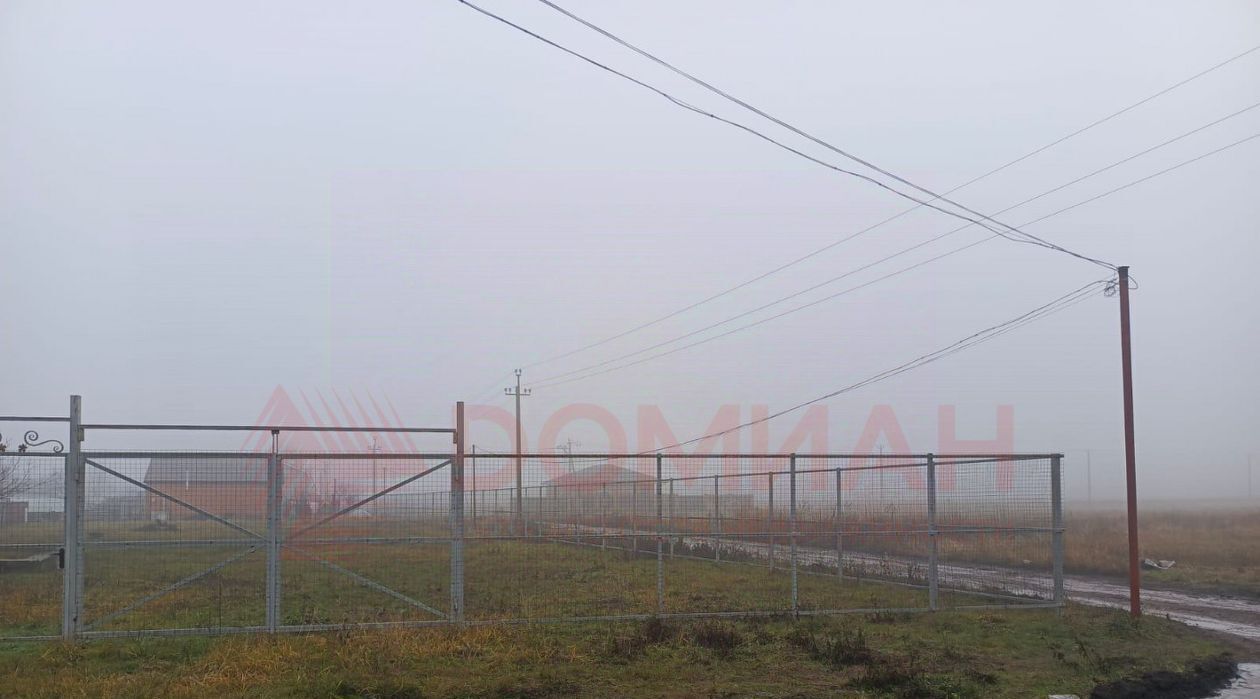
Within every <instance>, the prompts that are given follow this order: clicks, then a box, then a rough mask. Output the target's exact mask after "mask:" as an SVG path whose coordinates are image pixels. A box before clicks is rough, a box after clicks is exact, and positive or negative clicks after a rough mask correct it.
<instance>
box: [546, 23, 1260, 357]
mask: <svg viewBox="0 0 1260 699" xmlns="http://www.w3.org/2000/svg"><path fill="white" fill-rule="evenodd" d="M540 1H542V2H545V0H540ZM546 4H548V5H550V6H551V7H552V8H553V9H555V10H556V11H558V12H561V13H563V14H565V15H567V16H569V17H570V18H571V19H574V20H575V21H578V22H582V23H583V24H588V26H591V28H593V29H596V31H600V30H599V29H598V28H596V27H594V26H593V25H589V23H587V22H585V20H583V19H582V18H580V17H577V16H576V15H573V14H572V13H570V12H568V11H567V10H565V9H564V8H561V7H559V6H557V5H555V4H554V3H550V2H547V3H546ZM610 38H611V37H610ZM614 40H616V39H615V38H614ZM627 48H631V49H632V50H637V49H635V48H634V47H629V46H628V47H627ZM1256 51H1260V45H1258V46H1253V47H1252V48H1250V49H1247V50H1246V51H1243V52H1242V53H1239V54H1236V55H1234V56H1232V57H1230V58H1227V59H1225V60H1224V61H1221V62H1219V63H1216V64H1214V65H1212V66H1210V67H1208V68H1206V69H1204V70H1201V71H1199V72H1198V73H1195V74H1194V75H1191V76H1189V77H1187V78H1184V79H1182V80H1180V81H1178V82H1176V83H1173V84H1172V85H1169V86H1167V87H1165V88H1163V89H1161V90H1159V91H1157V92H1154V93H1152V94H1150V95H1148V96H1146V97H1144V98H1142V99H1141V100H1138V101H1137V102H1134V103H1132V104H1129V105H1128V106H1125V107H1123V108H1121V109H1118V110H1116V111H1114V112H1111V113H1110V114H1108V115H1106V116H1103V117H1101V118H1099V119H1095V120H1094V121H1092V122H1090V123H1089V124H1087V125H1085V126H1083V127H1081V128H1079V129H1076V130H1075V131H1072V132H1070V133H1068V134H1066V135H1064V136H1061V137H1059V138H1057V139H1055V140H1053V141H1051V142H1049V143H1047V144H1045V145H1043V146H1040V147H1038V148H1036V149H1034V150H1031V151H1029V152H1027V153H1025V154H1023V155H1021V156H1019V157H1017V158H1015V159H1013V160H1010V161H1008V162H1006V163H1004V164H1002V165H999V166H998V167H996V168H993V169H991V170H989V171H987V172H985V173H983V174H981V175H978V176H976V177H973V178H971V179H970V180H967V181H966V182H963V183H962V184H960V185H958V186H956V187H953V188H952V189H949V190H947V191H946V192H945V193H946V194H953V193H954V192H957V191H959V190H961V189H963V188H966V187H969V186H971V185H973V184H975V183H977V182H980V181H981V180H984V179H987V178H988V177H990V176H992V175H995V174H997V173H999V172H1002V171H1003V170H1006V169H1007V168H1009V167H1011V166H1013V165H1016V164H1018V163H1021V162H1023V161H1025V160H1027V159H1029V158H1031V157H1033V156H1036V155H1038V154H1040V153H1042V152H1044V151H1046V150H1049V149H1050V148H1053V147H1055V146H1057V145H1059V144H1061V143H1063V142H1065V141H1068V140H1070V139H1072V138H1075V137H1076V136H1079V135H1081V134H1083V133H1085V132H1087V131H1090V130H1092V129H1094V128H1096V127H1098V126H1101V125H1102V124H1105V123H1107V122H1108V121H1111V120H1112V119H1115V118H1116V117H1119V116H1121V115H1123V114H1126V113H1128V112H1130V111H1132V110H1134V109H1136V108H1138V107H1140V106H1142V105H1144V104H1146V103H1148V102H1151V101H1153V100H1155V99H1158V98H1159V97H1162V96H1164V95H1166V94H1168V93H1170V92H1172V91H1174V90H1176V89H1178V88H1180V87H1182V86H1184V85H1187V84H1189V83H1191V82H1193V81H1195V80H1197V79H1199V78H1202V77H1203V76H1205V75H1208V74H1209V73H1212V72H1213V71H1215V70H1218V69H1220V68H1223V67H1225V66H1227V65H1229V64H1231V63H1233V62H1234V61H1237V60H1239V59H1241V58H1244V57H1246V56H1248V55H1250V54H1252V53H1255V52H1256ZM919 208H920V206H919V205H918V204H916V205H914V206H911V207H909V208H906V209H904V210H902V211H900V212H899V213H897V214H894V215H893V216H890V217H888V218H886V219H883V220H882V221H879V222H877V223H875V224H872V225H870V226H868V227H866V228H863V229H862V230H859V231H857V232H856V233H852V234H850V235H847V236H845V237H843V238H841V239H839V240H836V241H833V242H831V243H828V244H826V245H824V246H822V247H820V248H817V249H815V250H813V251H811V252H808V253H806V254H804V255H801V256H800V257H797V258H795V259H793V260H790V261H788V262H786V263H784V264H781V265H779V266H777V267H775V268H773V269H770V270H768V271H766V272H763V273H761V274H758V275H757V276H755V277H752V278H750V279H748V280H745V281H743V282H740V283H739V284H736V285H734V286H731V287H728V288H726V289H724V290H722V291H719V292H717V293H715V294H712V295H710V296H707V297H705V298H703V299H700V300H699V301H695V302H693V303H691V304H688V305H687V306H684V307H682V308H679V309H677V310H675V311H671V312H670V313H667V314H665V315H663V316H660V317H657V318H655V319H653V320H650V321H646V322H644V323H641V324H639V325H636V326H634V327H632V328H629V329H627V330H625V331H622V332H620V333H617V334H615V335H610V336H608V337H605V338H603V339H600V340H597V341H595V342H591V343H589V344H586V345H583V346H581V347H577V348H575V349H572V350H567V351H565V352H561V353H559V354H555V355H551V356H549V357H545V358H543V359H540V360H538V361H535V362H531V363H528V364H525V365H524V367H525V368H532V367H536V366H540V365H543V364H548V363H550V362H553V361H556V360H559V359H564V358H566V357H570V356H572V355H575V354H578V353H580V352H585V351H587V350H590V349H594V348H596V347H600V346H602V345H605V344H608V343H609V342H613V341H615V340H619V339H621V338H623V337H626V336H627V335H631V334H633V333H636V332H639V331H640V330H645V329H647V328H650V327H653V326H655V325H658V324H660V323H662V322H664V321H666V320H669V319H671V318H674V317H676V316H679V315H682V314H683V313H686V312H688V311H691V310H693V309H695V308H698V307H700V306H702V305H704V304H707V303H710V302H712V301H715V300H717V299H719V298H722V297H724V296H726V295H728V294H731V293H733V292H735V291H738V290H740V289H743V288H745V287H747V286H750V285H752V284H755V283H757V282H759V281H761V280H763V279H766V278H768V277H771V276H773V275H775V274H778V273H779V272H782V271H784V270H786V269H789V268H791V267H794V266H796V265H798V264H800V263H802V262H805V261H806V260H809V259H811V258H813V257H816V256H817V255H820V254H822V253H824V252H826V251H828V250H831V249H832V248H835V247H837V246H839V245H842V244H844V243H846V242H848V241H850V240H853V239H854V238H857V237H859V236H861V235H864V234H866V233H869V232H870V231H873V230H875V229H877V228H879V227H881V226H884V225H886V224H888V223H891V222H892V221H895V220H897V219H899V218H901V217H903V216H905V215H907V214H910V213H912V212H914V211H917V210H918V209H919ZM998 213H999V214H1000V213H1002V212H998Z"/></svg>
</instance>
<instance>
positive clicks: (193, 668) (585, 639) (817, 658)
mask: <svg viewBox="0 0 1260 699" xmlns="http://www.w3.org/2000/svg"><path fill="white" fill-rule="evenodd" d="M617 543H619V544H621V545H628V544H629V543H630V542H629V540H628V539H627V540H626V541H618V542H617ZM641 544H642V545H644V546H654V543H653V542H652V541H651V539H650V538H647V537H644V538H643V539H642V540H641ZM240 550H242V549H240V548H239V547H226V546H215V547H180V548H168V547H137V548H132V549H120V548H109V547H97V548H91V549H90V550H89V552H88V559H87V563H88V578H87V593H86V594H87V599H86V603H85V606H86V611H87V617H88V619H89V621H91V620H95V619H100V618H101V617H102V616H103V615H104V614H107V613H109V612H111V611H113V610H116V609H119V608H121V607H123V606H125V605H127V604H130V603H132V602H134V601H135V600H136V599H138V598H140V597H142V596H143V595H145V594H149V593H152V592H155V591H157V590H159V589H161V588H162V587H163V586H165V585H168V584H170V583H172V582H174V581H176V580H179V579H181V578H183V577H186V576H188V575H190V574H193V573H195V572H197V571H199V570H202V569H204V568H205V567H207V566H209V565H211V564H213V563H215V562H216V561H219V560H222V559H224V558H226V557H227V556H229V555H231V554H232V553H234V552H237V551H240ZM308 552H309V553H313V554H317V555H319V556H320V557H322V558H324V559H326V560H330V561H333V562H334V563H337V564H339V565H342V566H344V567H346V568H348V569H351V570H354V571H356V572H358V573H360V574H362V575H367V576H369V577H371V578H372V579H374V580H376V581H378V582H380V583H382V584H385V585H388V586H389V587H391V588H393V589H395V590H398V591H400V592H402V593H403V594H405V595H407V596H409V597H412V598H413V599H416V600H419V601H421V602H424V603H426V604H429V605H431V606H433V607H436V608H438V609H440V610H445V609H446V606H447V601H448V597H449V584H450V569H449V552H448V549H447V548H446V546H445V545H439V544H421V545H395V544H390V545H383V544H376V545H354V546H344V547H332V546H326V547H322V548H321V547H315V546H312V547H310V548H309V549H308ZM466 561H467V579H468V582H467V585H466V596H467V607H468V613H467V614H468V618H469V619H470V620H494V619H504V618H535V619H537V618H547V617H560V616H585V615H612V614H651V613H652V612H653V611H655V609H656V561H655V559H654V557H642V556H640V557H636V556H633V555H631V554H629V553H627V552H622V551H614V550H607V551H601V550H600V549H599V548H597V547H577V546H572V545H565V544H557V543H520V542H511V541H495V540H490V541H476V542H470V543H469V545H468V550H467V556H466ZM282 567H283V575H284V591H283V609H282V614H283V620H284V622H285V623H290V624H302V623H332V624H339V623H347V622H355V621H369V622H370V621H405V620H430V619H435V618H437V617H436V616H435V615H434V614H432V613H430V612H426V611H423V610H419V609H416V608H414V607H411V606H409V605H407V604H405V603H403V602H401V601H399V600H397V599H395V598H392V597H389V596H387V595H385V594H383V593H381V592H379V591H377V590H373V589H370V588H369V587H366V586H364V585H361V584H358V583H356V582H355V581H353V580H351V579H349V578H347V577H345V576H343V575H340V574H338V573H335V572H332V571H329V570H327V569H326V568H325V567H323V566H321V565H319V564H317V563H315V562H312V561H311V560H309V559H307V558H304V557H303V555H302V553H301V552H298V551H295V550H290V551H288V552H287V553H286V555H285V558H284V560H283V562H282ZM264 573H265V571H264V560H263V554H262V552H261V551H257V552H255V553H253V554H251V555H249V556H246V557H245V558H243V559H242V560H240V561H238V562H236V563H233V564H231V565H229V566H226V567H224V568H223V569H222V570H220V571H218V572H216V573H214V574H212V575H208V576H206V577H204V578H202V579H199V580H198V581H196V582H195V583H192V584H190V585H188V586H187V587H185V588H183V589H181V590H179V591H177V592H174V593H172V594H169V595H167V596H164V597H162V598H160V599H157V600H155V601H152V602H150V603H148V604H145V605H143V606H141V607H139V608H138V609H137V610H136V611H134V612H133V613H130V614H128V615H125V616H121V617H119V618H117V619H115V620H114V621H112V622H110V623H108V624H105V625H102V626H101V628H103V629H114V630H125V629H143V628H181V627H204V626H211V627H213V626H233V625H258V624H261V623H262V621H263V611H264V610H263V581H264ZM59 580H60V574H59V573H57V572H56V571H50V572H44V573H29V574H28V573H21V574H15V573H9V574H5V575H0V631H2V632H3V633H6V634H13V633H55V631H56V620H57V614H58V604H59V602H60V585H59ZM799 584H800V599H801V607H802V609H805V610H810V609H869V608H874V607H885V608H903V607H922V606H925V605H926V602H927V600H926V593H925V592H924V591H922V590H919V589H914V588H908V587H904V586H895V585H888V584H884V583H879V582H872V581H864V582H862V583H857V582H854V581H852V580H845V581H843V582H841V581H837V580H836V579H835V578H834V577H832V576H825V575H805V574H802V575H801V576H800V579H799ZM789 600H790V578H789V577H788V575H786V574H785V572H784V571H782V570H779V571H773V572H772V571H770V570H768V569H766V568H761V567H755V566H748V565H739V564H724V565H718V564H714V563H711V562H705V561H694V560H684V559H678V560H672V561H667V564H666V597H665V605H666V610H667V611H669V612H693V611H727V610H753V609H757V610H782V611H785V612H786V611H787V610H788V607H789ZM942 601H943V603H944V604H946V605H965V604H975V603H982V602H984V601H986V600H984V599H983V598H977V597H973V596H969V595H963V594H943V595H942ZM1221 650H1222V647H1221V646H1220V645H1219V644H1218V643H1217V642H1215V641H1212V640H1207V639H1205V638H1203V637H1201V636H1199V635H1196V634H1195V633H1194V632H1192V631H1191V630H1189V629H1187V628H1186V627H1183V626H1180V625H1177V624H1173V623H1170V622H1167V621H1163V620H1159V619H1146V620H1144V621H1142V622H1141V623H1139V624H1133V623H1131V622H1130V621H1129V620H1128V619H1127V618H1126V617H1125V616H1124V615H1123V614H1121V613H1119V612H1110V611H1102V610H1097V609H1088V610H1078V609H1075V608H1072V609H1069V610H1068V612H1067V613H1066V614H1065V615H1063V616H1059V615H1057V614H1056V613H1055V612H1054V611H1052V610H1009V611H1008V610H1003V611H992V612H954V613H941V614H898V613H888V612H884V613H859V614H852V615H846V616H842V617H803V618H802V619H801V620H800V621H793V620H791V619H790V618H789V617H788V616H787V615H783V616H777V617H774V616H772V617H768V618H761V619H750V620H739V621H727V620H701V621H690V622H683V621H673V620H668V619H667V620H665V621H663V622H662V621H647V622H620V623H612V622H585V623H564V624H539V625H515V626H502V625H493V626H471V627H467V628H463V629H460V628H451V627H431V628H411V629H403V628H391V629H388V630H378V631H362V630H361V631H353V632H339V633H325V634H307V635H296V634H281V635H276V636H266V635H256V636H228V637H214V638H142V639H126V640H122V639H119V640H96V641H92V642H88V643H84V644H78V645H68V644H61V643H10V644H2V645H0V694H3V695H4V696H36V697H39V696H47V697H54V696H55V697H61V696H171V697H197V698H198V699H204V698H205V697H220V696H223V697H227V696H253V697H305V696H328V697H334V696H341V697H348V696H361V697H547V696H575V695H576V696H591V697H607V696H643V697H683V696H697V695H699V696H763V697H780V696H781V697H789V696H790V697H814V696H819V697H821V696H837V695H841V696H873V697H880V696H887V697H929V698H931V697H1006V696H1010V697H1025V696H1037V695H1042V696H1044V695H1046V694H1048V693H1050V692H1052V691H1053V692H1069V693H1070V692H1076V693H1079V694H1086V693H1087V692H1088V689H1089V688H1090V687H1091V686H1093V685H1094V684H1095V683H1097V682H1099V681H1104V680H1109V679H1115V678H1118V677H1122V676H1128V675H1134V674H1140V673H1142V672H1146V671H1149V670H1153V669H1158V668H1164V669H1178V668H1181V667H1183V666H1186V665H1187V664H1189V663H1191V662H1193V661H1195V660H1197V659H1201V658H1204V657H1208V656H1210V655H1213V654H1215V653H1219V652H1220V651H1221Z"/></svg>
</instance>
